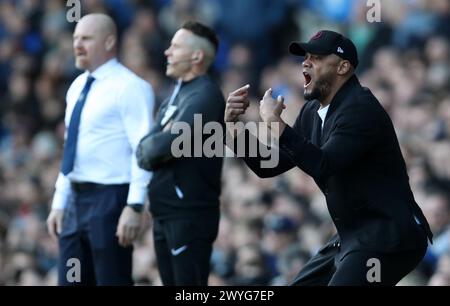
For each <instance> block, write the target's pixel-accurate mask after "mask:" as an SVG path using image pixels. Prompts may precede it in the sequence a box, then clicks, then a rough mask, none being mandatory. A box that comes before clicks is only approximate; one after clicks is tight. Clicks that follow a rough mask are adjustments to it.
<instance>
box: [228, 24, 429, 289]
mask: <svg viewBox="0 0 450 306" xmlns="http://www.w3.org/2000/svg"><path fill="white" fill-rule="evenodd" d="M289 51H290V52H291V53H292V54H294V55H299V56H304V61H303V64H302V70H303V75H304V78H305V84H304V96H305V99H306V101H307V102H306V104H305V105H304V107H303V108H302V110H301V111H300V114H299V116H298V117H297V119H296V122H295V124H294V126H293V127H290V126H288V125H287V124H286V123H284V122H283V120H282V119H281V117H280V115H281V112H282V111H283V109H284V105H283V100H284V99H283V97H281V96H279V97H277V98H276V99H274V98H272V95H271V93H272V92H271V89H269V90H267V91H266V93H265V95H264V97H263V98H262V100H261V101H260V116H261V119H262V120H263V121H264V122H265V123H266V124H267V127H268V128H269V129H270V132H271V135H272V136H273V137H275V139H278V145H279V154H280V156H279V163H278V165H277V166H276V167H274V168H263V167H261V166H260V165H261V163H260V161H261V158H259V157H256V158H255V157H253V158H249V157H245V158H244V160H245V162H246V163H247V165H248V166H249V167H250V168H251V169H252V170H253V171H254V172H255V173H256V174H257V175H258V176H260V177H273V176H276V175H278V174H281V173H283V172H285V171H287V170H289V169H291V168H293V167H296V166H297V167H299V168H300V169H302V170H303V171H305V172H306V173H308V174H309V175H311V176H312V177H313V178H314V180H315V181H316V183H317V185H318V186H319V187H320V189H321V190H322V192H323V193H324V195H325V197H326V202H327V206H328V210H329V212H330V215H331V217H332V219H333V222H334V224H335V226H336V229H337V232H338V234H337V235H336V236H334V237H333V238H332V239H331V240H330V241H329V242H328V243H327V244H326V245H325V246H324V247H323V248H322V249H321V250H319V252H318V254H317V255H315V256H314V257H313V258H312V259H311V260H310V261H309V263H308V264H307V265H306V266H305V267H304V268H303V269H302V271H300V273H299V274H298V276H297V277H296V278H295V279H294V281H293V283H292V284H293V285H389V286H393V285H395V284H397V283H398V282H399V281H400V280H401V279H402V278H403V277H404V276H405V275H407V274H408V273H409V272H410V271H412V270H413V269H414V268H415V267H416V266H417V264H418V263H419V262H420V261H421V259H422V258H423V256H424V254H425V251H426V248H427V238H428V239H429V240H430V241H431V239H432V233H431V231H430V228H429V225H428V222H427V220H426V219H425V217H424V215H423V213H422V211H421V210H420V208H419V206H418V205H417V203H416V202H415V200H414V197H413V194H412V191H411V188H410V186H409V182H408V175H407V172H406V166H405V162H404V160H403V157H402V154H401V151H400V147H399V144H398V141H397V137H396V134H395V131H394V127H393V125H392V122H391V120H390V118H389V116H388V114H387V113H386V112H385V110H384V109H383V107H382V106H381V105H380V103H379V102H378V101H377V99H376V98H375V97H374V95H373V94H372V93H371V91H370V90H369V89H367V88H364V87H362V86H361V85H360V83H359V81H358V79H357V77H356V75H355V74H354V70H355V68H356V67H357V65H358V57H357V52H356V48H355V46H354V44H353V43H352V42H351V41H350V40H349V39H348V38H346V37H344V36H343V35H341V34H339V33H336V32H333V31H320V32H318V33H317V34H316V35H314V36H313V37H312V38H311V39H310V40H309V42H307V43H299V42H294V43H292V44H291V45H290V46H289ZM248 88H249V86H248V85H246V86H244V87H242V88H240V89H238V90H236V91H234V92H233V93H231V94H230V95H229V97H228V99H227V105H226V111H225V121H226V122H235V121H237V120H238V116H239V115H241V114H243V113H244V112H245V110H246V109H247V107H248V105H249V100H248ZM227 126H228V125H227ZM230 126H231V125H230ZM230 132H231V131H230ZM232 135H234V136H233V137H235V138H236V139H237V137H241V136H240V135H245V137H247V138H248V137H253V136H252V135H251V134H250V133H244V134H240V135H236V134H235V133H232ZM247 140H248V139H247ZM249 143H250V142H249ZM375 266H377V267H378V268H379V271H373V272H375V273H369V272H370V271H369V270H370V269H371V267H375Z"/></svg>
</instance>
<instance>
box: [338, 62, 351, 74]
mask: <svg viewBox="0 0 450 306" xmlns="http://www.w3.org/2000/svg"><path fill="white" fill-rule="evenodd" d="M350 67H351V66H350V62H349V61H347V60H344V61H340V62H339V65H338V70H337V73H338V74H339V75H344V74H346V73H347V72H349V71H350Z"/></svg>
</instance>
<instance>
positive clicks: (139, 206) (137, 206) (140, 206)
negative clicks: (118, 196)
mask: <svg viewBox="0 0 450 306" xmlns="http://www.w3.org/2000/svg"><path fill="white" fill-rule="evenodd" d="M128 206H129V207H131V208H132V209H133V210H134V211H135V212H137V213H141V212H142V211H143V210H144V204H137V203H136V204H128Z"/></svg>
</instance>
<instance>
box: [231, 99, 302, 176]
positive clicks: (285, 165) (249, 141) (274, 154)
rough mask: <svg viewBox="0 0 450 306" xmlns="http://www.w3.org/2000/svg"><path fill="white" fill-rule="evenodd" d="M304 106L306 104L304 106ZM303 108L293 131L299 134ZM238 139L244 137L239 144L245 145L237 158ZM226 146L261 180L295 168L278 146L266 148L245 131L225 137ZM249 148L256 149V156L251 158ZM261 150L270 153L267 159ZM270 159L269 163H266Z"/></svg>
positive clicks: (254, 150)
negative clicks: (242, 154)
mask: <svg viewBox="0 0 450 306" xmlns="http://www.w3.org/2000/svg"><path fill="white" fill-rule="evenodd" d="M305 106H306V104H305ZM305 106H304V107H303V108H302V109H301V111H300V114H299V115H298V117H297V119H296V121H295V123H294V126H293V129H294V130H296V131H298V133H301V132H300V123H301V118H302V116H303V113H304V110H305ZM239 137H245V138H241V139H240V140H242V141H241V143H244V145H245V154H244V156H239V150H238V149H239V147H238V145H239V141H238V138H239ZM229 139H231V140H232V141H233V142H231V141H230V140H229ZM225 143H226V144H227V146H228V147H229V148H231V149H233V151H234V153H235V155H237V156H238V157H242V159H243V160H244V162H245V163H246V164H247V166H248V167H249V168H250V169H251V170H252V171H253V172H254V173H255V174H256V175H257V176H259V177H261V178H267V177H274V176H277V175H280V174H282V173H284V172H286V171H288V170H290V169H292V168H293V167H295V165H296V164H295V163H294V162H293V161H292V160H291V158H290V157H289V156H288V155H287V154H286V152H284V151H283V150H280V148H279V144H275V145H274V146H272V147H270V148H269V147H268V146H266V145H264V144H263V143H261V142H260V141H259V140H258V138H257V137H256V136H254V135H253V134H252V133H250V132H249V131H248V130H247V129H245V130H244V132H242V133H241V134H239V135H237V136H236V137H235V138H232V137H231V136H230V135H229V134H228V135H227V140H226V141H225ZM250 146H255V147H258V149H256V148H253V152H257V154H256V156H252V155H251V154H250V152H249V151H250V149H251V148H250ZM261 148H263V150H264V151H265V152H270V156H269V157H263V156H262V155H261V154H260V152H261ZM269 159H270V161H268V160H269Z"/></svg>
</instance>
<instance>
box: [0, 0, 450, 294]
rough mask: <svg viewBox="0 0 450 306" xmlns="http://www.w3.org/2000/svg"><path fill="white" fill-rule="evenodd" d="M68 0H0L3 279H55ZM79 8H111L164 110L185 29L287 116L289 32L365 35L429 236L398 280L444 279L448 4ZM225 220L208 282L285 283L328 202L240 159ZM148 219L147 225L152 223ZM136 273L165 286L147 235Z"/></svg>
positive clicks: (295, 178) (312, 188)
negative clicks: (169, 68)
mask: <svg viewBox="0 0 450 306" xmlns="http://www.w3.org/2000/svg"><path fill="white" fill-rule="evenodd" d="M69 8H70V7H66V1H61V0H45V1H44V0H0V118H1V122H0V284H1V285H54V284H56V273H55V264H56V260H57V253H58V248H57V243H56V242H55V241H53V240H52V239H51V238H50V237H49V235H48V234H47V232H46V227H45V219H46V217H47V214H48V211H49V208H50V202H51V198H52V195H53V191H54V183H55V181H56V177H57V173H58V171H59V167H60V159H61V154H62V144H63V136H64V124H63V118H64V107H65V93H66V90H67V88H68V86H69V85H70V82H71V81H72V80H73V79H74V78H75V76H76V75H77V74H79V73H80V71H77V70H75V68H74V60H73V54H72V31H73V28H74V23H69V22H68V21H67V19H66V14H67V11H68V10H69ZM81 8H82V15H84V14H86V13H92V12H106V13H108V14H110V15H111V16H112V17H113V18H114V19H115V21H116V22H117V24H118V26H119V34H120V52H119V53H120V60H121V61H122V62H123V63H124V64H125V65H126V66H127V67H129V68H130V69H132V70H133V71H135V72H136V73H137V74H138V75H140V76H141V77H143V78H144V79H146V80H147V81H148V82H150V83H151V85H152V86H153V89H154V91H155V94H156V102H157V103H156V104H157V107H158V105H159V104H160V103H161V101H162V100H163V99H164V98H165V97H167V96H168V95H169V94H170V92H171V90H172V88H173V83H172V82H171V81H170V80H169V79H167V78H166V77H165V75H164V71H165V58H164V55H163V51H164V50H165V48H167V47H168V45H169V40H170V37H171V36H172V35H173V33H174V32H175V31H176V30H177V28H178V27H179V25H180V24H181V23H182V22H183V21H185V20H189V19H196V20H198V21H201V22H204V23H205V24H208V25H210V26H212V27H213V28H214V29H215V30H216V31H217V33H218V34H219V37H220V40H221V45H220V49H219V53H218V57H217V60H216V62H215V64H214V69H213V71H212V73H213V74H214V76H215V77H217V79H218V80H219V81H220V84H221V86H222V89H223V93H224V95H225V96H227V95H228V93H229V92H231V91H232V90H234V89H236V88H238V87H240V86H242V85H244V84H247V83H249V84H250V85H251V93H252V100H253V102H254V103H252V105H251V107H250V111H249V112H248V113H247V114H246V115H245V116H246V118H247V119H249V120H250V119H252V120H254V119H255V118H256V119H257V118H258V107H257V106H258V103H257V102H258V101H259V99H260V97H261V96H262V93H263V92H264V91H265V90H266V89H267V88H269V87H272V88H273V91H274V95H278V94H281V95H283V96H284V97H285V101H286V105H287V109H286V110H285V111H284V113H283V116H284V119H285V120H286V121H287V122H288V123H293V121H294V120H295V118H296V116H297V114H298V112H299V110H300V108H301V107H302V105H303V103H304V100H303V97H302V90H301V88H302V87H303V76H302V75H301V66H300V65H301V59H299V58H294V57H292V56H290V55H288V53H287V46H288V43H289V42H290V41H292V40H307V39H308V38H309V37H310V36H311V35H312V34H314V33H315V32H316V31H317V30H319V29H325V28H326V29H333V30H337V31H340V32H342V33H344V34H346V35H348V36H349V37H350V38H351V39H352V40H353V41H354V42H355V44H356V45H357V48H358V52H359V57H360V67H358V70H357V74H358V76H359V78H360V80H361V83H362V84H363V85H364V86H367V87H369V88H370V89H371V90H372V91H373V92H374V94H375V95H376V96H377V97H378V99H379V101H380V102H381V103H382V105H383V106H384V107H385V109H386V110H387V111H388V113H389V114H390V116H391V118H392V120H393V123H394V125H395V128H396V132H397V135H398V137H399V141H400V143H401V148H402V151H403V154H404V157H405V160H406V163H407V167H408V173H409V176H410V182H411V185H412V189H413V192H414V195H415V198H416V200H417V202H418V203H419V205H420V206H421V208H422V209H423V211H424V213H425V215H426V216H427V218H428V220H429V222H430V225H431V227H432V230H433V232H434V234H435V242H434V244H433V245H431V246H430V247H429V249H428V252H427V254H426V257H425V258H424V260H423V262H422V263H421V264H420V266H419V267H418V268H417V269H416V270H415V271H413V272H412V273H411V274H410V275H408V276H407V277H406V278H405V279H404V280H403V281H402V282H401V283H400V284H404V285H450V55H449V54H450V51H449V50H450V45H449V44H450V41H449V37H450V20H449V19H450V2H449V1H448V0H427V1H425V0H400V1H381V22H379V23H378V22H374V23H369V22H368V21H367V19H366V13H367V11H368V10H369V9H370V7H368V6H367V3H366V1H365V0H318V1H312V0H303V1H302V0H153V1H150V0H81ZM222 180H223V193H222V201H221V211H222V214H221V221H220V230H219V235H218V238H217V240H216V242H215V244H214V250H213V255H212V259H211V276H210V285H285V284H287V283H288V282H289V281H290V280H291V279H292V277H294V276H295V274H296V273H297V272H298V271H299V270H300V268H301V267H302V266H303V265H304V264H305V262H306V261H307V260H308V259H309V258H310V257H311V256H312V255H313V254H314V253H315V252H316V251H317V250H318V249H319V248H320V246H321V245H322V244H323V243H324V242H325V241H327V239H328V238H329V237H330V236H331V235H332V234H333V233H334V232H335V228H334V226H333V224H332V222H331V219H330V217H329V215H328V212H327V209H326V204H325V198H324V197H323V196H322V194H321V193H320V191H319V189H318V188H317V187H316V185H315V183H314V181H313V180H312V179H311V178H310V177H308V176H307V175H306V174H304V173H303V172H301V171H300V170H298V169H294V170H291V171H289V172H287V173H285V174H284V175H282V176H279V177H276V178H272V179H259V178H257V177H256V176H255V175H254V174H253V173H252V172H251V171H250V170H249V169H248V168H247V167H245V166H244V164H243V163H242V162H241V161H240V160H238V159H231V158H227V159H226V160H225V164H224V172H223V178H222ZM149 227H151V220H150V224H149ZM134 278H135V281H136V283H137V284H138V285H159V284H160V280H159V275H158V271H157V267H156V263H155V254H154V251H153V241H152V235H151V231H150V230H149V229H147V230H146V231H145V232H144V233H143V235H142V237H141V238H140V240H139V241H138V242H137V243H136V246H135V253H134Z"/></svg>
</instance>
